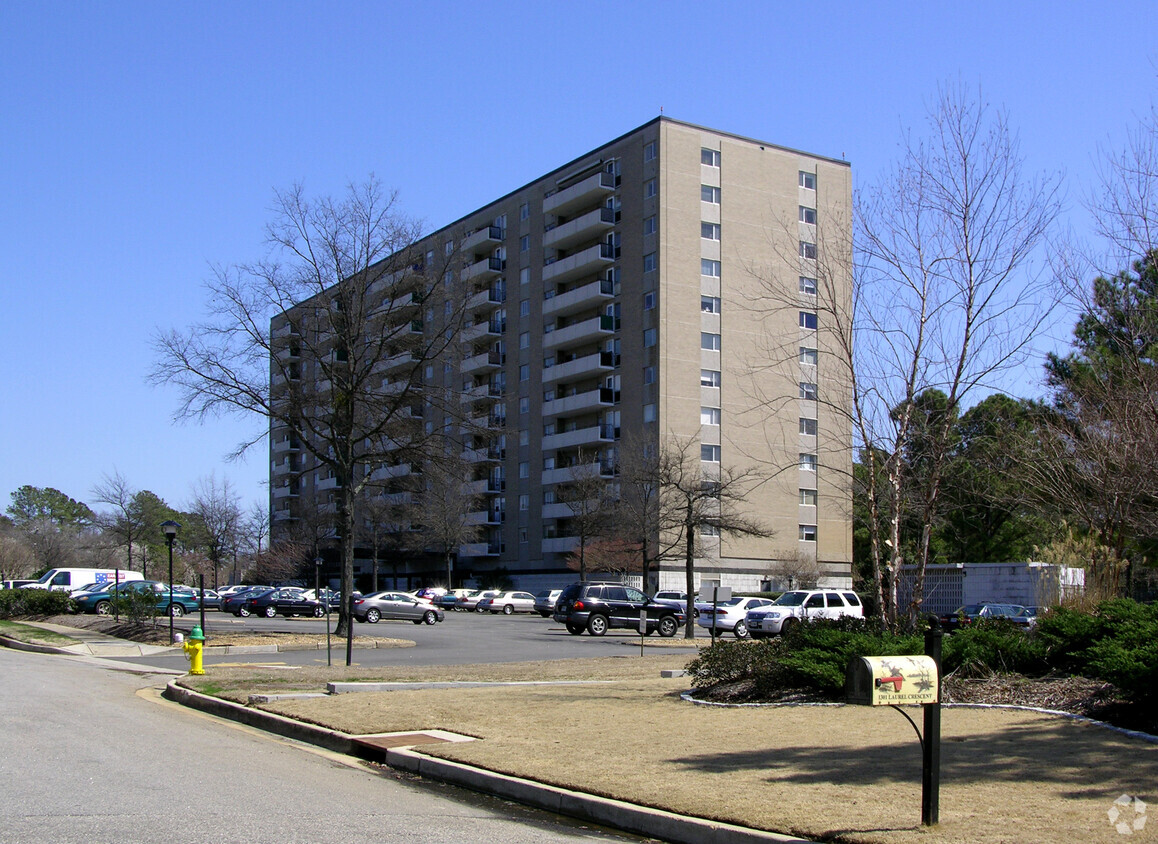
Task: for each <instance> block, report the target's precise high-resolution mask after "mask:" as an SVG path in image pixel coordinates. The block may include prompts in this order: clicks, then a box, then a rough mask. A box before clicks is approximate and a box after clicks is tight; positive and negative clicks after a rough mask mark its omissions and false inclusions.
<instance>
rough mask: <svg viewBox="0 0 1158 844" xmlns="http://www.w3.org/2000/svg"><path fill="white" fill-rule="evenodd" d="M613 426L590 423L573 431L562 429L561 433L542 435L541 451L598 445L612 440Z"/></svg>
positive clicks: (613, 438)
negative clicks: (590, 424)
mask: <svg viewBox="0 0 1158 844" xmlns="http://www.w3.org/2000/svg"><path fill="white" fill-rule="evenodd" d="M614 440H615V428H614V426H612V425H592V426H590V427H588V428H576V429H575V430H574V431H564V432H563V433H561V434H551V435H549V436H545V437H543V446H542V447H543V451H558V450H560V449H564V448H579V447H580V446H585V445H598V444H600V443H607V442H613V441H614Z"/></svg>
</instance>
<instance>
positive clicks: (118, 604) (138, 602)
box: [109, 589, 157, 624]
mask: <svg viewBox="0 0 1158 844" xmlns="http://www.w3.org/2000/svg"><path fill="white" fill-rule="evenodd" d="M109 611H110V612H113V613H116V614H118V615H120V616H121V617H123V618H125V619H126V620H127V621H129V622H130V623H132V624H145V623H147V622H150V621H152V620H153V619H155V618H156V617H157V594H156V593H155V592H153V591H152V590H151V589H150V590H142V589H124V590H121V591H119V592H118V594H117V596H116V597H115V598H113V599H112V606H111V607H110V609H109Z"/></svg>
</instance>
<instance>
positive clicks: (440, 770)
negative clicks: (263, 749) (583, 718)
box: [164, 682, 810, 844]
mask: <svg viewBox="0 0 1158 844" xmlns="http://www.w3.org/2000/svg"><path fill="white" fill-rule="evenodd" d="M164 695H165V697H166V698H168V699H169V700H172V701H175V702H177V703H180V704H182V705H184V706H188V707H190V708H193V709H198V710H200V711H202V712H208V713H210V714H211V715H217V716H219V717H221V718H229V719H231V720H233V721H238V722H240V723H242V724H246V725H248V726H250V727H255V728H257V729H260V730H265V731H267V732H271V733H275V734H277V735H280V736H285V737H286V738H291V739H295V740H297V741H302V742H306V743H308V744H316V745H318V746H320V747H324V748H326V749H327V750H333V751H336V752H338V753H344V754H346V755H357V753H356V751H355V748H356V747H357V742H356V741H355V739H354V737H352V736H349V735H346V734H345V733H340V732H337V731H336V730H329V729H326V728H324V727H318V726H315V725H313V724H305V723H302V722H300V721H294V720H293V719H291V718H286V717H284V716H282V715H277V714H275V713H272V712H264V711H262V710H259V709H251V708H249V707H247V706H242V705H241V704H238V703H233V702H232V701H227V700H222V699H220V698H216V697H211V696H209V695H204V694H201V693H200V692H194V691H192V690H191V689H186V688H183V687H181V686H178V685H177V684H176V683H173V682H170V683H168V684H167V685H166V687H165V692H164ZM385 760H386V764H387V765H389V766H390V767H391V768H396V769H398V770H401V771H406V772H408V773H411V774H416V775H418V776H422V777H427V778H429V779H434V780H439V781H441V782H447V783H451V784H452V785H457V786H459V787H462V788H468V789H470V790H472V791H478V792H482V793H484V794H493V795H496V796H498V797H503V798H505V799H508V800H514V801H516V802H518V803H523V804H525V805H528V806H533V807H535V808H538V809H544V810H546V811H549V812H555V813H556V814H560V815H567V816H568V817H573V818H579V819H580V820H586V821H591V822H593V823H599V824H602V825H603V826H608V827H613V828H615V829H621V830H624V831H625V832H631V833H635V834H638V835H646V836H649V837H653V838H661V839H663V840H664V841H670V842H674V844H768V842H778V844H810V842H809V841H808V840H807V839H804V838H796V837H793V836H790V835H780V834H778V833H775V832H763V831H761V830H757V829H748V828H747V827H742V826H735V825H732V824H726V823H720V822H717V821H708V820H704V819H702V818H692V817H686V816H683V815H677V814H674V813H672V812H665V811H663V810H660V809H649V808H647V807H645V806H636V805H634V804H632V803H625V802H623V801H621V800H613V799H611V798H607V797H599V796H597V795H594V794H585V793H583V792H577V791H569V790H567V789H564V788H559V787H557V786H553V785H545V784H543V783H540V782H534V781H532V780H526V779H520V778H518V777H511V776H507V775H506V774H499V773H495V772H494V771H488V770H486V769H484V768H475V767H473V766H470V765H464V764H462V763H460V762H451V761H448V760H445V759H436V758H434V757H432V756H426V755H424V754H422V753H418V752H416V751H414V750H412V749H409V748H391V749H388V750H386V751H385Z"/></svg>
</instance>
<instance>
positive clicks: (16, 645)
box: [0, 636, 76, 656]
mask: <svg viewBox="0 0 1158 844" xmlns="http://www.w3.org/2000/svg"><path fill="white" fill-rule="evenodd" d="M0 646H2V647H5V648H12V650H14V651H28V652H29V653H34V654H64V655H66V656H76V654H74V653H73V652H72V651H66V650H65V649H64V648H63V647H57V646H56V645H37V644H35V643H33V642H21V641H20V640H19V639H10V638H8V637H7V636H0ZM68 647H73V646H72V645H69V646H68Z"/></svg>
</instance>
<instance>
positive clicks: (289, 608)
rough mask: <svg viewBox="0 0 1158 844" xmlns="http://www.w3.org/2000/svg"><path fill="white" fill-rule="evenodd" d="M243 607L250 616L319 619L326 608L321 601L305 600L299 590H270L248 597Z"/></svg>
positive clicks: (303, 594)
mask: <svg viewBox="0 0 1158 844" xmlns="http://www.w3.org/2000/svg"><path fill="white" fill-rule="evenodd" d="M245 607H246V609H248V610H249V612H250V615H264V616H265V617H266V618H276V617H277V616H279V615H285V616H295V615H312V616H313V617H314V618H321V617H322V616H323V615H325V614H326V607H325V605H324V604H323V603H322V602H321V601H315V600H314V599H313V598H307V597H306V596H305V593H304V592H302V590H301V589H271V590H269V591H268V592H264V593H262V594H260V595H253V594H251V595H249V596H248V597H247V598H246V601H245Z"/></svg>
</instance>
